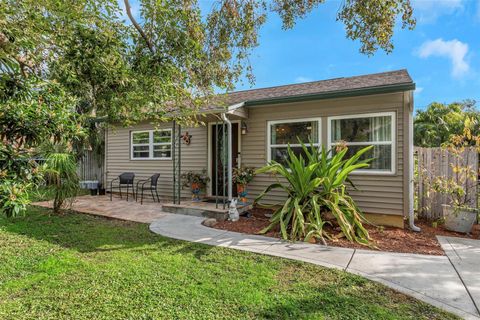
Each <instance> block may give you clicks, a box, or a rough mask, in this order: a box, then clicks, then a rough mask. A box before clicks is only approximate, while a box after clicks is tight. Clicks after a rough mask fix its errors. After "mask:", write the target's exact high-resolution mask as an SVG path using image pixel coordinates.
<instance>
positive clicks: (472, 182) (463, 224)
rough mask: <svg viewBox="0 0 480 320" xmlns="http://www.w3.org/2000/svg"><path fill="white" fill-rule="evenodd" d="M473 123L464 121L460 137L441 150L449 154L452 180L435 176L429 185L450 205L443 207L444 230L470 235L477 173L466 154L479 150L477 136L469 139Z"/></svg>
mask: <svg viewBox="0 0 480 320" xmlns="http://www.w3.org/2000/svg"><path fill="white" fill-rule="evenodd" d="M471 124H472V121H471V120H470V119H467V120H466V121H465V127H464V132H463V135H454V136H452V137H451V139H450V142H449V143H448V144H446V145H445V146H444V147H445V148H446V149H447V150H448V152H449V154H450V155H452V159H453V161H452V162H451V163H450V167H451V170H452V176H451V177H437V178H436V179H435V180H434V181H433V184H432V188H433V190H434V191H436V192H439V193H442V194H446V195H448V198H449V202H450V203H449V204H444V205H442V206H443V218H444V222H445V228H446V229H448V230H451V231H456V232H462V233H470V232H471V230H472V228H473V225H474V223H475V221H476V219H477V216H478V209H477V208H475V207H473V206H475V204H476V202H477V201H476V199H475V196H476V192H475V188H476V187H477V178H478V176H477V174H478V173H477V171H476V170H475V169H473V168H474V164H473V163H469V158H468V156H467V153H468V151H469V150H470V151H472V150H475V151H476V152H479V151H480V136H478V137H477V136H472V134H471V130H470V127H471Z"/></svg>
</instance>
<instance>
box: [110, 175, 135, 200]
mask: <svg viewBox="0 0 480 320" xmlns="http://www.w3.org/2000/svg"><path fill="white" fill-rule="evenodd" d="M134 180H135V173H133V172H124V173H122V174H121V175H119V176H118V178H115V179H113V180H112V181H110V201H112V194H113V188H114V186H113V182H114V181H118V186H115V188H116V189H118V190H119V191H120V199H122V186H124V187H125V186H126V187H127V201H128V189H129V188H130V187H132V194H133V198H134V199H135V186H134V185H133V183H134V182H133V181H134Z"/></svg>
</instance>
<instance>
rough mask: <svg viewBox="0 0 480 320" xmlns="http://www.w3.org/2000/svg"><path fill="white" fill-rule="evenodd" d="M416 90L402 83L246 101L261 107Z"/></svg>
mask: <svg viewBox="0 0 480 320" xmlns="http://www.w3.org/2000/svg"><path fill="white" fill-rule="evenodd" d="M411 90H415V83H413V82H410V83H401V84H394V85H385V86H378V87H367V88H361V89H348V90H338V91H330V92H322V93H312V94H304V95H296V96H285V97H276V98H267V99H260V100H247V101H245V106H246V107H250V106H261V105H266V104H279V103H288V102H303V101H312V100H322V99H334V98H346V97H356V96H366V95H373V94H382V93H392V92H403V91H411Z"/></svg>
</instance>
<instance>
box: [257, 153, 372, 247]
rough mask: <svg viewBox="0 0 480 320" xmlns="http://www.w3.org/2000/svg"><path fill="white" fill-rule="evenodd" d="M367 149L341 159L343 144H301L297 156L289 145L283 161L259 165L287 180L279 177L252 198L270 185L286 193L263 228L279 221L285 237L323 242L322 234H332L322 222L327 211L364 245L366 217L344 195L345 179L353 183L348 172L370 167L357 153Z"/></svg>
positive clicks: (355, 239)
mask: <svg viewBox="0 0 480 320" xmlns="http://www.w3.org/2000/svg"><path fill="white" fill-rule="evenodd" d="M371 148H372V147H371V146H369V147H366V148H363V149H361V150H359V151H358V152H357V153H356V154H355V155H354V156H352V157H351V158H350V159H345V155H346V153H347V148H338V149H337V150H330V151H327V150H326V149H325V148H324V147H322V148H317V147H315V146H313V145H312V146H309V147H306V146H305V145H304V144H302V149H303V155H302V154H301V155H299V156H297V155H295V153H294V152H293V151H292V149H291V148H290V147H288V150H287V152H288V159H286V165H283V164H281V163H278V162H276V161H272V162H271V163H270V164H268V165H267V166H265V167H263V168H261V169H259V170H257V173H271V174H273V175H275V176H277V177H282V178H284V179H285V180H286V182H283V181H280V179H277V182H276V183H273V184H271V185H270V186H268V187H267V188H266V189H265V191H264V192H262V193H261V194H260V195H259V196H258V197H257V199H255V202H256V203H257V202H258V201H260V200H261V199H262V198H263V197H264V196H265V195H266V194H268V193H269V192H270V191H272V190H273V189H282V190H284V191H285V192H286V193H287V195H288V198H287V200H286V201H285V203H284V204H283V205H282V206H281V207H280V208H278V209H277V210H275V211H274V213H273V216H272V218H271V220H270V221H271V223H270V225H269V226H268V227H267V228H265V229H264V230H262V231H261V232H262V233H265V232H267V231H269V230H270V229H272V228H274V227H276V226H280V231H281V234H282V238H284V239H288V240H292V241H295V240H299V239H303V240H305V241H309V240H310V239H311V238H317V239H319V240H320V241H322V242H323V243H325V238H330V237H331V236H330V235H329V234H328V233H327V232H326V231H325V230H324V225H325V224H326V223H330V221H328V215H329V214H330V215H331V216H332V217H333V218H334V220H335V221H336V222H337V223H338V226H339V227H340V228H341V230H342V232H343V234H344V235H345V237H346V238H347V239H348V240H350V241H356V242H358V243H361V244H368V243H369V240H370V237H369V235H368V231H367V230H366V229H365V228H364V226H363V223H364V222H366V220H365V217H364V215H363V213H362V212H361V210H360V209H359V208H358V207H357V205H356V204H355V202H354V201H353V199H352V198H351V196H350V195H349V194H348V192H347V190H346V183H351V181H350V180H349V179H348V176H349V175H350V173H352V171H354V170H356V169H360V168H365V167H368V163H369V162H370V161H371V160H372V159H364V160H361V157H362V155H363V154H365V153H366V152H367V151H368V150H370V149H371ZM352 185H353V184H352Z"/></svg>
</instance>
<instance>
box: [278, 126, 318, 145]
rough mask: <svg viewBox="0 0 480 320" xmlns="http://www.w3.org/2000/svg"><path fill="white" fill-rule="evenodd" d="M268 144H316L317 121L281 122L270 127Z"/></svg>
mask: <svg viewBox="0 0 480 320" xmlns="http://www.w3.org/2000/svg"><path fill="white" fill-rule="evenodd" d="M270 135H271V137H270V144H271V145H287V144H291V145H293V144H299V139H300V141H301V142H303V143H309V142H313V143H318V121H317V120H315V121H302V122H282V123H275V124H271V125H270Z"/></svg>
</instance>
